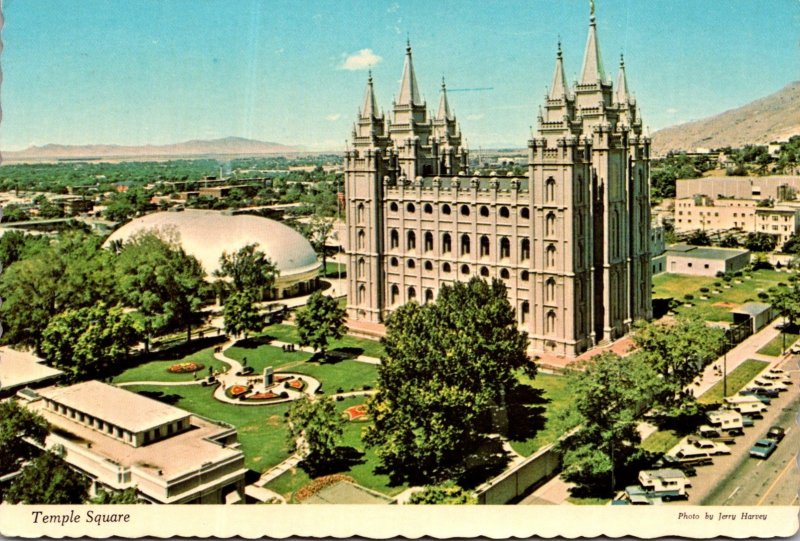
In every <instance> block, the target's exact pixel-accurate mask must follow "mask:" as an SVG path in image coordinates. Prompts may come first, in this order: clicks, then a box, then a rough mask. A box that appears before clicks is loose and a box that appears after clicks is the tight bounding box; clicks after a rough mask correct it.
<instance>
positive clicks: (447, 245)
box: [442, 233, 453, 254]
mask: <svg viewBox="0 0 800 541" xmlns="http://www.w3.org/2000/svg"><path fill="white" fill-rule="evenodd" d="M451 251H453V242H452V240H451V238H450V233H445V234H444V235H442V253H443V254H447V253H450V252H451Z"/></svg>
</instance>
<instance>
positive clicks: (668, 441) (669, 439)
mask: <svg viewBox="0 0 800 541" xmlns="http://www.w3.org/2000/svg"><path fill="white" fill-rule="evenodd" d="M681 438H683V436H682V435H680V434H678V433H677V432H675V431H674V430H659V431H658V432H653V433H652V434H650V435H649V436H648V437H647V438H646V439H645V440H644V441H643V442H642V449H644V450H645V451H650V452H651V453H666V452H667V451H669V450H670V449H672V448H673V447H675V446H676V445H678V442H679V441H681Z"/></svg>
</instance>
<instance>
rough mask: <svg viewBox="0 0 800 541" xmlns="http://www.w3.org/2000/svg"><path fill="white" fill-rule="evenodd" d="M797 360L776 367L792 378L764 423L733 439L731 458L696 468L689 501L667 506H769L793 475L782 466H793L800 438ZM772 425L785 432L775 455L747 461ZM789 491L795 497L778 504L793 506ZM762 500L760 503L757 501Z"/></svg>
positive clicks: (775, 401) (758, 420)
mask: <svg viewBox="0 0 800 541" xmlns="http://www.w3.org/2000/svg"><path fill="white" fill-rule="evenodd" d="M797 359H798V357H797V356H791V357H790V358H789V359H788V360H785V361H783V362H780V363H777V365H778V366H780V367H781V368H783V369H784V370H786V371H787V372H788V374H789V376H790V378H791V386H790V388H789V390H788V391H785V392H782V393H780V395H779V396H778V398H774V399H772V403H771V404H770V405H769V407H768V409H767V411H765V412H764V414H763V419H756V420H755V424H754V426H752V427H748V428H745V432H744V435H743V436H738V437H736V439H735V443H734V444H731V445H730V446H729V447H730V448H731V451H732V452H731V454H730V455H719V456H716V457H714V463H713V464H712V465H708V466H701V467H698V468H697V475H696V476H695V477H692V478H691V482H692V487H691V488H690V489H689V491H688V493H689V498H688V500H683V501H674V502H670V503H669V505H686V504H687V503H688V504H690V505H699V504H716V505H723V504H728V505H769V504H770V501H768V500H769V496H770V494H769V493H777V492H776V491H777V490H778V489H779V488H782V487H781V486H780V485H782V484H783V483H785V482H786V480H787V478H788V477H789V476H790V475H791V474H792V473H793V472H790V471H789V470H791V468H787V467H786V466H785V464H789V463H794V462H795V460H796V459H795V457H796V454H797V452H798V450H799V449H800V438H797V433H796V430H797V427H796V425H795V420H794V419H795V417H796V414H797V410H798V409H799V408H800V388H798V382H800V373H798V360H797ZM773 425H779V426H783V428H784V429H785V430H786V432H787V435H786V437H785V438H784V439H783V441H782V442H781V443H780V444H779V445H778V449H777V450H776V452H775V453H773V455H772V456H771V457H769V458H768V459H766V460H761V459H756V458H750V456H749V450H750V448H751V447H752V446H753V444H754V443H755V442H756V440H758V439H761V438H763V437H764V435H765V434H766V432H767V430H769V427H770V426H773ZM762 485H763V486H762ZM770 485H773V486H772V487H770ZM727 487H730V491H729V492H728V493H726V494H722V492H725V491H726V488H727ZM768 489H769V490H768ZM792 490H793V491H795V495H794V497H792V498H789V501H783V500H785V499H786V497H785V496H783V497H779V498H778V500H780V502H779V503H778V504H782V505H787V504H790V503H793V502H796V485H795V487H794V489H791V490H790V491H788V492H791V491H792ZM780 492H783V491H782V490H781V491H780ZM788 492H787V493H788ZM756 494H758V496H756ZM765 494H766V496H765ZM729 495H730V496H731V497H730V498H729V497H728V496H729ZM762 497H763V501H759V499H761V498H762ZM732 500H733V501H732Z"/></svg>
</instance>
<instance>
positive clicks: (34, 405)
mask: <svg viewBox="0 0 800 541" xmlns="http://www.w3.org/2000/svg"><path fill="white" fill-rule="evenodd" d="M39 396H40V397H41V399H40V400H34V401H32V402H30V403H29V407H30V408H31V409H33V410H35V411H36V412H37V413H39V414H40V415H42V416H43V417H44V418H45V419H46V420H47V422H48V423H50V425H51V427H52V428H51V433H50V435H49V436H48V437H47V440H46V445H47V447H52V446H55V445H60V446H62V447H63V448H64V451H65V457H64V458H65V460H66V461H67V462H68V463H69V464H71V465H72V466H73V467H75V468H77V469H78V470H80V471H82V472H84V473H85V474H86V475H87V476H88V477H90V478H91V479H92V480H93V484H94V488H96V487H97V486H105V487H109V488H112V489H114V490H124V489H126V488H130V487H136V489H137V491H138V492H139V494H140V496H141V497H142V498H143V499H145V500H148V501H150V502H153V503H181V504H186V503H212V504H222V503H238V502H240V501H242V500H243V498H244V475H245V472H246V469H245V467H244V454H243V453H242V451H241V450H240V449H239V448H238V447H239V444H238V442H237V435H236V429H235V428H234V427H232V426H230V425H227V424H225V423H221V422H217V421H211V420H209V419H205V418H202V417H199V416H197V415H193V414H191V413H189V412H187V411H184V410H182V409H179V408H176V407H173V406H170V405H167V404H163V403H161V402H158V401H156V400H152V399H150V398H146V397H144V396H141V395H138V394H136V393H132V392H130V391H126V390H124V389H120V388H118V387H115V386H113V385H108V384H105V383H101V382H99V381H87V382H83V383H79V384H77V385H73V386H70V387H52V388H49V389H45V390H42V391H40V392H39Z"/></svg>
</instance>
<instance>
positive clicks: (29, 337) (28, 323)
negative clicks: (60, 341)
mask: <svg viewBox="0 0 800 541" xmlns="http://www.w3.org/2000/svg"><path fill="white" fill-rule="evenodd" d="M111 257H112V256H111V254H110V253H108V252H107V251H105V250H103V249H102V248H101V239H100V238H99V237H96V236H95V235H86V234H83V233H69V234H63V235H60V236H59V237H58V239H57V240H56V241H54V242H53V243H52V244H49V245H47V246H42V245H39V246H38V247H37V250H36V252H35V253H34V254H33V255H31V256H30V257H26V258H24V259H20V260H18V261H16V262H15V263H13V264H12V265H10V266H9V268H8V269H5V270H4V272H3V274H2V275H0V297H2V299H3V301H4V302H3V304H2V306H1V307H0V319H2V321H3V323H4V324H6V325H7V326H6V329H7V333H6V334H4V336H3V340H4V341H5V342H7V343H11V344H19V345H22V346H29V347H33V348H35V349H36V351H37V352H41V341H42V333H43V332H44V329H45V328H46V327H47V324H48V323H49V322H50V318H52V317H54V316H55V315H56V314H59V313H61V312H64V311H65V310H69V309H77V308H82V307H85V306H92V305H94V304H95V303H97V302H98V301H99V300H101V299H102V300H105V301H106V302H109V303H113V302H115V301H116V299H118V298H119V296H118V292H117V284H116V282H115V280H114V274H113V270H112V269H113V266H112V264H111Z"/></svg>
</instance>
